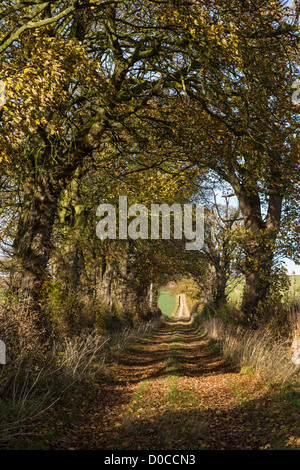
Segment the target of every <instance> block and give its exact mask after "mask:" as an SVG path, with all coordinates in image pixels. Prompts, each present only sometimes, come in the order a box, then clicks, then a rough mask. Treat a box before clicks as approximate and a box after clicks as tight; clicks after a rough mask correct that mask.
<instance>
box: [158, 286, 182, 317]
mask: <svg viewBox="0 0 300 470" xmlns="http://www.w3.org/2000/svg"><path fill="white" fill-rule="evenodd" d="M157 304H158V306H159V308H160V310H161V311H162V313H163V314H164V315H166V316H167V317H171V316H173V315H175V312H176V310H177V307H178V295H171V294H169V293H168V292H160V293H159V296H158V299H157Z"/></svg>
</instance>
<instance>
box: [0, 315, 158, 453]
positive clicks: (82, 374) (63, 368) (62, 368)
mask: <svg viewBox="0 0 300 470" xmlns="http://www.w3.org/2000/svg"><path fill="white" fill-rule="evenodd" d="M159 325H160V320H152V321H150V322H147V323H142V324H140V325H138V326H136V327H134V328H132V329H130V328H127V329H125V330H123V331H120V332H119V333H114V334H110V335H106V336H101V335H98V334H96V333H85V334H82V335H81V336H79V337H74V338H65V339H62V340H61V341H59V342H55V343H54V344H52V345H51V347H50V346H49V345H48V347H47V346H45V347H44V348H43V349H42V350H40V349H39V350H38V355H36V354H35V351H34V350H33V351H32V354H28V347H27V342H26V343H24V349H23V350H22V345H21V344H20V343H18V356H15V355H14V357H13V359H11V360H9V361H8V363H7V364H6V365H0V446H1V447H3V446H4V447H5V446H11V445H12V443H13V446H17V444H16V440H18V439H20V438H21V439H26V440H27V439H29V440H30V439H31V437H32V438H34V437H35V436H36V435H37V434H38V432H39V429H40V428H41V426H42V425H43V420H44V419H45V413H46V412H47V411H49V409H51V408H52V407H53V406H54V405H55V404H56V402H57V401H58V400H60V399H61V398H62V397H63V396H64V394H65V393H66V391H67V390H68V389H72V387H74V385H75V384H78V383H79V382H84V381H85V380H87V379H91V378H94V377H95V376H96V375H98V376H101V375H103V376H105V374H106V372H107V369H108V365H109V363H110V362H111V361H114V360H116V359H117V358H118V356H120V355H122V354H123V352H124V350H125V349H126V348H127V347H128V346H130V345H131V344H132V343H133V342H134V341H136V340H137V339H138V338H139V337H141V336H142V335H145V334H147V333H150V332H151V331H152V330H154V329H156V328H157V327H158V326H159ZM14 333H15V332H14ZM17 336H18V335H17V334H14V335H13V337H12V339H13V341H14V343H15V344H16V338H17ZM6 339H8V336H7V337H6Z"/></svg>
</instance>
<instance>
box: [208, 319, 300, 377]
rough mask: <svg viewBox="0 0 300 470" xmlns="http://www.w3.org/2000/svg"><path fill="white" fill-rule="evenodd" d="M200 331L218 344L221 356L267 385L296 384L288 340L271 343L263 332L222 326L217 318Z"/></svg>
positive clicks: (265, 331) (233, 326) (269, 336)
mask: <svg viewBox="0 0 300 470" xmlns="http://www.w3.org/2000/svg"><path fill="white" fill-rule="evenodd" d="M201 328H202V330H204V332H205V333H206V334H207V336H208V337H209V338H211V339H213V340H215V341H217V342H218V343H219V346H220V350H221V352H222V354H223V355H224V356H225V357H226V358H228V359H229V360H230V361H232V362H233V363H235V364H239V365H240V366H241V367H242V368H243V367H244V368H248V369H250V370H252V371H253V372H255V373H256V374H258V375H260V376H261V377H262V378H263V379H264V380H265V381H266V382H267V383H270V384H275V383H276V384H281V385H282V384H285V383H287V382H290V381H294V380H297V381H299V378H300V376H299V367H297V366H296V365H295V364H293V363H292V361H291V356H292V354H291V349H290V345H291V340H290V339H288V340H287V339H283V338H278V339H275V338H274V337H273V336H272V335H271V333H270V332H268V331H267V330H256V331H253V330H247V329H245V328H242V327H237V326H235V325H225V324H224V323H223V322H222V320H221V319H220V318H216V317H215V318H210V319H204V320H203V321H202V322H201Z"/></svg>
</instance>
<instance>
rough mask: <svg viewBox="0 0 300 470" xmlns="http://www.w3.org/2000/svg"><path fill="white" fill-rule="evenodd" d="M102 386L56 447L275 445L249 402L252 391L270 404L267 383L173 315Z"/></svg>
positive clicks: (256, 399) (259, 401) (259, 400)
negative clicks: (246, 405)
mask: <svg viewBox="0 0 300 470" xmlns="http://www.w3.org/2000/svg"><path fill="white" fill-rule="evenodd" d="M97 387H98V390H97V396H96V397H93V400H92V402H89V403H88V404H85V406H83V408H82V410H81V412H80V416H79V419H78V421H77V423H76V426H75V425H73V426H72V427H71V428H70V429H69V430H68V431H67V433H66V435H65V436H64V437H63V438H62V439H61V440H60V441H59V442H56V443H55V445H54V447H55V448H56V449H106V450H107V449H109V450H113V449H135V450H138V449H152V450H154V449H168V450H171V449H181V450H184V449H195V450H196V449H263V448H269V447H270V444H269V443H268V439H269V437H270V432H269V431H267V430H266V429H264V427H263V423H260V422H258V423H257V422H256V423H254V422H253V421H252V419H250V418H249V414H248V413H247V411H246V409H245V408H244V406H243V399H244V398H245V396H247V397H248V399H249V397H250V400H251V401H252V402H253V403H254V404H257V405H256V406H264V407H265V406H266V405H265V403H267V399H266V394H267V389H266V388H265V387H262V386H261V385H259V384H258V383H257V381H256V380H255V379H254V378H253V377H250V376H248V375H242V374H240V373H239V372H238V371H237V370H234V369H233V368H232V366H230V365H229V364H228V363H226V361H224V360H223V359H222V358H221V357H220V356H219V355H217V354H216V353H215V352H213V350H212V348H211V346H210V345H209V343H208V341H207V340H206V339H205V338H203V337H201V336H200V335H199V333H198V332H196V331H195V330H194V329H193V328H192V327H191V325H190V324H189V322H187V321H175V320H173V321H168V322H167V323H166V324H165V325H164V326H162V328H161V329H160V331H158V332H157V333H156V334H155V335H154V336H153V337H151V338H147V341H144V342H142V343H139V344H137V345H135V346H133V347H132V349H131V351H130V352H129V353H128V354H126V356H125V357H124V358H123V359H122V360H121V361H120V362H119V363H118V364H117V365H116V367H115V371H114V378H113V379H111V380H110V381H109V382H106V383H105V384H102V385H97ZM243 393H245V395H244V396H243ZM261 404H262V405H261ZM261 419H263V418H261Z"/></svg>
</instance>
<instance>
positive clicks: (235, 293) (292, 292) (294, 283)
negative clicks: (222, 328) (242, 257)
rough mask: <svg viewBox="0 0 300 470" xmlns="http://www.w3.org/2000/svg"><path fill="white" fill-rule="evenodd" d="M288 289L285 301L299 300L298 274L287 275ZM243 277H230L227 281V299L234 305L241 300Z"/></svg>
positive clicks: (299, 282) (299, 278) (299, 283)
mask: <svg viewBox="0 0 300 470" xmlns="http://www.w3.org/2000/svg"><path fill="white" fill-rule="evenodd" d="M289 279H290V283H291V285H290V289H289V291H288V292H287V294H286V296H285V297H286V301H292V300H298V301H300V276H289ZM244 284H245V281H244V279H242V278H241V279H234V278H232V279H230V280H229V282H228V288H227V292H228V293H229V295H228V300H229V302H231V303H232V304H234V305H239V303H240V302H241V300H242V295H243V289H244Z"/></svg>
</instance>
